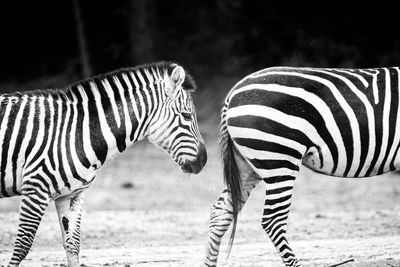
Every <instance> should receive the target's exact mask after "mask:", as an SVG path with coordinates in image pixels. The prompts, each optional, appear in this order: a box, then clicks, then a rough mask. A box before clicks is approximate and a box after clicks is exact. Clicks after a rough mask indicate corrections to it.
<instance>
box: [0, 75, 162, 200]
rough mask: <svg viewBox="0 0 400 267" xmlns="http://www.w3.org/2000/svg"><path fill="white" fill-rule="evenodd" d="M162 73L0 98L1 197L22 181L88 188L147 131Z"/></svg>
mask: <svg viewBox="0 0 400 267" xmlns="http://www.w3.org/2000/svg"><path fill="white" fill-rule="evenodd" d="M161 76H162V74H161V73H160V72H157V71H156V68H154V69H150V70H140V69H139V70H136V69H133V70H125V71H119V72H115V73H111V74H109V75H106V76H98V77H94V78H92V79H90V80H86V81H82V82H80V83H77V84H74V85H71V86H69V87H68V88H65V89H57V90H42V91H32V92H27V93H15V94H9V95H2V96H0V144H2V145H1V146H0V182H1V183H0V197H8V196H13V195H20V194H21V193H22V192H21V190H22V189H21V186H22V184H23V183H24V184H32V186H33V187H36V186H40V187H41V188H42V189H43V190H44V191H46V192H47V191H48V192H49V193H50V194H51V196H52V197H53V198H56V197H61V196H64V195H68V194H71V193H74V191H80V190H82V189H84V188H86V187H87V186H89V185H90V183H91V182H92V181H93V179H94V177H95V173H96V170H97V169H99V168H100V167H101V166H102V165H103V164H104V162H105V161H106V160H107V159H110V158H113V157H115V156H116V155H118V154H120V153H121V152H123V151H124V150H125V149H126V147H127V146H129V145H131V144H132V143H134V142H135V141H137V140H139V139H141V138H143V136H144V135H145V133H146V131H147V130H148V126H149V119H150V116H149V115H150V113H154V110H155V109H156V108H157V105H156V104H157V100H155V99H158V98H160V97H161V96H160V93H159V92H158V90H155V89H154V86H155V81H156V80H157V79H158V80H161V79H162V77H161ZM132 88H136V89H132ZM140 88H145V89H140ZM146 90H151V96H150V94H149V93H145V91H146ZM152 115H154V114H152ZM36 176H38V177H40V179H37V180H35V177H36ZM24 179H25V182H24V181H23V180H24Z"/></svg>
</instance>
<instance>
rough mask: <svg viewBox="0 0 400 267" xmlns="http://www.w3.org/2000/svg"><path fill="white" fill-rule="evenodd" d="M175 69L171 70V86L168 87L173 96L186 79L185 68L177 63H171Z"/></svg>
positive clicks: (169, 93)
mask: <svg viewBox="0 0 400 267" xmlns="http://www.w3.org/2000/svg"><path fill="white" fill-rule="evenodd" d="M171 67H173V70H172V72H171V76H170V77H171V86H168V87H167V88H166V91H167V94H168V95H170V96H172V95H174V93H175V92H176V91H177V90H178V89H179V88H180V87H182V84H183V82H184V81H185V70H184V69H183V68H182V67H181V66H178V65H176V64H173V65H171Z"/></svg>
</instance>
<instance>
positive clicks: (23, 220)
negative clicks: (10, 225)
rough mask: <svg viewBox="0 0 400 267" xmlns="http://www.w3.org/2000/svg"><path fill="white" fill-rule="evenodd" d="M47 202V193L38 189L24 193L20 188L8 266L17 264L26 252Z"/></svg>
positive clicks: (48, 199)
mask: <svg viewBox="0 0 400 267" xmlns="http://www.w3.org/2000/svg"><path fill="white" fill-rule="evenodd" d="M49 202H50V197H49V194H47V193H44V192H40V191H36V192H28V193H24V190H22V200H21V204H20V209H19V224H18V233H17V238H16V240H15V244H14V252H13V255H12V257H11V261H10V262H9V264H8V267H16V266H19V264H20V262H21V261H22V260H23V259H24V258H25V257H26V255H27V254H28V252H29V250H30V248H31V246H32V243H33V240H34V238H35V234H36V231H37V229H38V227H39V224H40V221H41V220H42V217H43V215H44V213H45V212H46V209H47V207H48V205H49Z"/></svg>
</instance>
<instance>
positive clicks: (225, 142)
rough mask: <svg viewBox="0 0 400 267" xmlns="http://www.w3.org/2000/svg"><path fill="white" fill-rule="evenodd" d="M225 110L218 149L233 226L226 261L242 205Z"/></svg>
mask: <svg viewBox="0 0 400 267" xmlns="http://www.w3.org/2000/svg"><path fill="white" fill-rule="evenodd" d="M226 110H227V105H225V106H224V108H223V109H222V113H221V124H220V133H219V149H220V156H221V158H222V164H223V175H224V181H225V184H226V185H227V187H228V189H229V191H230V195H231V201H232V203H231V204H232V214H233V225H232V231H231V236H230V239H229V243H228V253H227V259H228V258H229V254H230V252H231V249H232V245H233V240H234V239H235V232H236V225H237V219H238V214H239V211H240V206H241V203H242V189H241V188H242V182H241V178H240V173H239V168H238V165H237V163H236V160H235V147H234V145H233V141H232V138H231V137H230V135H229V133H228V130H227V123H226Z"/></svg>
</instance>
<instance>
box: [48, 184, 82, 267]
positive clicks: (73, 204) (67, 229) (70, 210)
mask: <svg viewBox="0 0 400 267" xmlns="http://www.w3.org/2000/svg"><path fill="white" fill-rule="evenodd" d="M55 205H56V209H57V213H58V219H59V221H60V226H61V232H62V236H63V245H64V249H65V252H66V253H67V260H68V267H78V266H79V248H80V232H81V231H80V223H81V216H82V208H83V193H82V192H80V193H78V194H77V195H75V196H74V197H68V198H61V199H56V200H55Z"/></svg>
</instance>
